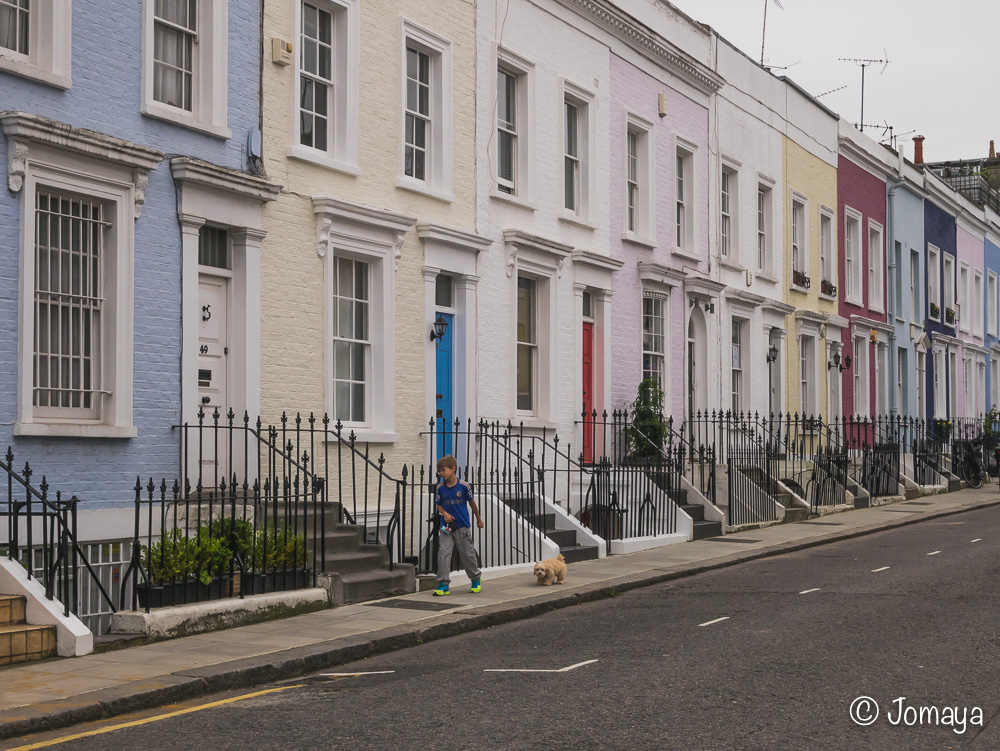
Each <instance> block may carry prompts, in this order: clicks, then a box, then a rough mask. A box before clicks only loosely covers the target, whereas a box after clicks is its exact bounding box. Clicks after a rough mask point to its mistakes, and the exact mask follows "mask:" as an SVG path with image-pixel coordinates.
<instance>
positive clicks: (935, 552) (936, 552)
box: [927, 550, 941, 555]
mask: <svg viewBox="0 0 1000 751" xmlns="http://www.w3.org/2000/svg"><path fill="white" fill-rule="evenodd" d="M940 552H941V551H940V550H935V551H934V552H933V553H928V554H927V555H937V554H938V553H940Z"/></svg>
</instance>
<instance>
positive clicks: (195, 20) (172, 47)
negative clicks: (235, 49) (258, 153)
mask: <svg viewBox="0 0 1000 751" xmlns="http://www.w3.org/2000/svg"><path fill="white" fill-rule="evenodd" d="M144 8H145V10H144V27H143V78H142V84H143V85H142V91H143V93H142V108H141V109H142V112H143V114H146V115H151V116H153V117H158V118H162V119H165V120H170V121H171V122H175V123H178V124H181V125H185V126H188V127H191V128H196V129H198V130H204V131H207V132H209V133H212V134H213V135H218V136H223V137H227V138H228V137H229V135H230V130H229V126H228V123H227V119H226V118H227V115H226V113H227V99H228V93H229V88H228V86H229V82H228V70H227V65H228V44H229V21H228V3H226V2H224V1H223V0H145V6H144Z"/></svg>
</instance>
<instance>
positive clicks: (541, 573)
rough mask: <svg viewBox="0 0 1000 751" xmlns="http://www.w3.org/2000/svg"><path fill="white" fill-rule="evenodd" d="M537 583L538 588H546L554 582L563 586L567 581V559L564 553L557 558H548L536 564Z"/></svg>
mask: <svg viewBox="0 0 1000 751" xmlns="http://www.w3.org/2000/svg"><path fill="white" fill-rule="evenodd" d="M535 581H536V582H538V586H542V585H545V586H546V587H547V586H549V585H550V584H552V582H555V583H556V584H563V583H564V582H565V581H566V559H565V558H563V557H562V553H560V554H559V556H558V557H557V558H546V559H545V560H544V561H541V562H539V563H536V564H535Z"/></svg>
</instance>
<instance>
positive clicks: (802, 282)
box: [792, 271, 811, 289]
mask: <svg viewBox="0 0 1000 751" xmlns="http://www.w3.org/2000/svg"><path fill="white" fill-rule="evenodd" d="M810 283H811V282H810V279H809V277H808V276H807V275H806V272H804V271H793V272H792V284H794V285H796V286H798V287H804V288H806V289H809V285H810Z"/></svg>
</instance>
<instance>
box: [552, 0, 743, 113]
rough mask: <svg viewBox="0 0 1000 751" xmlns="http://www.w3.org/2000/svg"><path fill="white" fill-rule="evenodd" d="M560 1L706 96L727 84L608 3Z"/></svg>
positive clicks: (605, 0)
mask: <svg viewBox="0 0 1000 751" xmlns="http://www.w3.org/2000/svg"><path fill="white" fill-rule="evenodd" d="M556 2H558V3H561V4H562V5H565V6H566V7H567V8H570V9H571V10H573V11H575V12H576V13H578V14H580V15H581V16H583V17H585V18H588V19H590V20H591V21H592V22H594V23H595V24H597V25H598V26H600V27H601V28H602V29H604V30H605V31H607V32H608V33H610V34H611V35H612V36H614V37H616V38H617V39H620V40H621V41H623V42H625V43H626V44H627V45H629V46H630V47H632V49H634V50H636V51H637V52H639V53H640V54H641V55H643V56H644V57H647V58H649V59H650V60H652V61H653V62H654V63H656V64H658V65H661V66H663V67H664V68H666V69H667V70H669V71H671V72H672V73H674V74H676V75H677V76H678V77H680V78H682V79H683V80H684V81H686V82H687V83H689V84H691V85H692V86H694V87H695V88H696V89H698V90H699V91H701V92H702V93H704V94H707V95H711V94H714V93H715V92H717V91H718V90H719V89H720V88H722V86H723V84H724V83H725V80H723V78H722V77H721V76H719V75H717V74H716V73H715V72H713V71H712V70H711V69H710V68H709V67H707V66H705V65H703V64H701V63H699V62H698V61H697V60H695V59H693V58H692V57H690V56H689V55H688V54H687V53H686V52H683V51H682V50H679V49H678V48H677V47H675V46H674V45H673V44H671V43H670V42H668V41H667V40H666V39H664V38H663V37H661V36H660V35H659V34H657V33H656V32H654V31H653V30H651V29H649V28H647V27H645V26H643V25H642V24H640V23H638V22H637V21H636V20H635V19H634V18H632V17H631V16H630V15H628V14H627V13H625V12H624V11H622V10H620V9H619V8H616V7H615V6H614V5H613V4H612V3H610V2H607V0H556Z"/></svg>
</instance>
